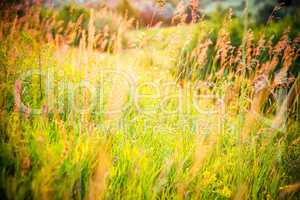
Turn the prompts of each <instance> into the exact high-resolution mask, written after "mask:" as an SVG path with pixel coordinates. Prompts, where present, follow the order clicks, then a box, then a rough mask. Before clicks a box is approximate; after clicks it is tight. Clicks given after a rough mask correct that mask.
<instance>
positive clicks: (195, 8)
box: [189, 0, 199, 23]
mask: <svg viewBox="0 0 300 200" xmlns="http://www.w3.org/2000/svg"><path fill="white" fill-rule="evenodd" d="M189 6H190V8H191V14H192V23H196V22H197V21H198V19H199V0H190V4H189Z"/></svg>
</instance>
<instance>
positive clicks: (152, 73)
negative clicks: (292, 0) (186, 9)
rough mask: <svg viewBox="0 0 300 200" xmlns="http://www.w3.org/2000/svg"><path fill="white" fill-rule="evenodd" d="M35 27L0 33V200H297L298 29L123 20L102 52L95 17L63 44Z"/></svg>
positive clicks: (1, 28) (8, 27)
mask: <svg viewBox="0 0 300 200" xmlns="http://www.w3.org/2000/svg"><path fill="white" fill-rule="evenodd" d="M35 9H36V8H35ZM39 11H40V10H39ZM41 13H42V12H41ZM39 14H40V13H39V12H36V11H33V12H32V13H31V14H28V15H25V17H24V18H21V19H19V18H12V19H6V18H2V19H1V25H0V34H1V35H0V38H1V40H0V67H1V69H0V70H1V71H0V91H1V93H0V94H1V97H0V108H1V113H0V115H1V121H0V127H1V128H0V132H1V135H0V194H1V198H3V199H91V200H94V199H113V200H115V199H235V200H242V199H298V198H299V196H300V193H299V187H300V182H299V181H300V124H299V111H300V107H299V105H300V104H299V92H300V91H299V90H300V77H299V75H298V72H299V67H300V66H299V63H300V62H299V58H298V56H299V52H300V51H299V47H300V32H298V29H297V28H294V27H293V23H294V24H295V23H296V24H297V23H298V22H295V21H293V20H294V19H286V20H283V21H282V22H278V23H274V24H270V25H268V27H251V28H252V30H250V28H249V30H247V31H246V32H243V23H242V22H241V20H239V19H237V18H233V19H232V18H231V16H230V14H226V16H224V17H223V18H222V20H221V19H219V21H218V23H216V22H215V21H214V19H210V20H208V21H201V22H199V23H197V24H181V25H177V26H173V27H164V28H145V29H134V28H130V27H129V25H128V24H130V23H129V22H128V21H129V20H128V19H123V21H122V20H121V22H120V26H119V27H118V28H117V30H116V33H115V34H112V36H110V37H109V38H110V39H109V40H110V41H111V46H110V47H111V50H107V51H105V50H104V49H105V48H102V50H101V51H100V50H95V49H97V48H96V46H97V45H98V43H97V44H96V43H95V41H97V42H98V41H100V40H98V38H99V37H100V38H103V37H104V36H105V35H104V36H103V37H102V35H100V36H99V35H97V34H96V32H95V26H94V21H93V13H92V12H91V13H90V18H89V22H88V27H87V30H80V27H79V28H78V29H75V28H76V26H77V25H78V24H76V23H74V24H73V26H74V27H75V28H74V27H72V25H70V27H71V28H70V29H67V30H66V31H65V32H64V33H63V34H62V35H59V34H56V37H53V34H52V33H53V30H54V31H55V30H59V22H55V21H51V19H50V18H49V19H50V20H48V19H47V20H44V21H43V20H41V19H38V18H39ZM35 15H37V16H36V18H35V17H34V16H35ZM26 16H29V17H28V18H26ZM290 22H292V23H291V24H290ZM51 26H52V27H51ZM287 26H290V27H291V28H290V29H288V28H287ZM46 27H48V28H49V30H46ZM51 28H53V30H52V29H51ZM68 30H69V31H70V32H68ZM72 30H73V32H72ZM51 31H52V32H51ZM78 31H79V32H80V31H81V32H80V34H79V35H80V37H79V39H78V40H79V41H78V42H77V43H78V44H77V45H70V44H69V43H68V42H67V41H68V40H69V38H70V37H71V38H72V36H70V35H72V33H74V34H75V35H76V34H78ZM58 32H59V31H58ZM66 32H67V33H68V34H67V33H66ZM75 32H76V33H75ZM103 34H104V33H103ZM98 36H99V37H98ZM76 37H77V36H76ZM75 40H76V39H75ZM101 41H102V42H105V40H101ZM101 44H102V43H101ZM108 49H109V48H108Z"/></svg>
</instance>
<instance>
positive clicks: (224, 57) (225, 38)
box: [213, 9, 233, 78]
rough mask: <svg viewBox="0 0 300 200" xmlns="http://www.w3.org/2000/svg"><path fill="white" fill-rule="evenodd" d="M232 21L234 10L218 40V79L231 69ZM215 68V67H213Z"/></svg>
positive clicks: (216, 57)
mask: <svg viewBox="0 0 300 200" xmlns="http://www.w3.org/2000/svg"><path fill="white" fill-rule="evenodd" d="M231 21H232V10H231V9H230V10H229V13H228V15H227V16H226V17H225V19H224V23H223V26H222V27H221V29H220V30H219V32H218V38H217V41H216V45H215V49H216V56H215V58H214V59H215V60H214V62H217V61H220V69H219V71H218V72H217V74H216V75H217V77H218V78H220V77H221V76H223V73H224V70H225V69H226V68H227V67H229V64H230V55H229V53H230V52H232V49H233V46H232V45H231V40H230V34H229V25H230V23H231ZM213 67H214V66H213Z"/></svg>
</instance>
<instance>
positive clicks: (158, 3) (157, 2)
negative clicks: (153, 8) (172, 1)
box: [155, 0, 167, 9]
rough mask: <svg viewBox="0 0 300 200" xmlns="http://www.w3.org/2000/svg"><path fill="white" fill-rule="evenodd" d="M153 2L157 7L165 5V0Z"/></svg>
mask: <svg viewBox="0 0 300 200" xmlns="http://www.w3.org/2000/svg"><path fill="white" fill-rule="evenodd" d="M155 3H156V4H157V5H158V7H159V8H161V9H162V8H163V7H165V5H166V3H167V1H166V0H156V1H155Z"/></svg>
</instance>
